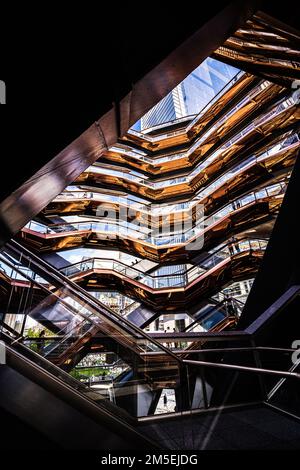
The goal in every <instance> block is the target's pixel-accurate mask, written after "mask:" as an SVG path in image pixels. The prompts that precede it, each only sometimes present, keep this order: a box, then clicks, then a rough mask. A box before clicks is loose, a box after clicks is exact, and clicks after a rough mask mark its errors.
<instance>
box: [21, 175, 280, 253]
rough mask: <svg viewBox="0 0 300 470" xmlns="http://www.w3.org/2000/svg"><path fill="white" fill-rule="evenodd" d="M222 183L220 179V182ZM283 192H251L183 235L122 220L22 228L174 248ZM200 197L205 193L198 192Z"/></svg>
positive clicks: (271, 188)
mask: <svg viewBox="0 0 300 470" xmlns="http://www.w3.org/2000/svg"><path fill="white" fill-rule="evenodd" d="M222 181H224V179H223V180H222ZM285 189H286V183H284V182H282V183H276V184H273V185H270V186H268V187H266V188H264V189H262V190H259V191H256V192H251V193H250V194H247V195H245V196H243V197H241V198H238V199H236V200H235V201H233V202H232V203H230V204H227V205H226V206H225V207H223V208H222V209H220V210H218V211H217V212H215V213H214V214H212V215H210V216H208V217H207V218H205V219H200V221H197V222H198V224H197V225H195V226H194V227H191V228H189V229H187V230H186V231H185V232H182V231H180V232H179V233H177V234H176V232H174V231H173V232H167V233H166V232H165V231H164V234H163V235H158V236H153V235H152V234H151V231H150V232H149V230H147V229H146V228H145V227H141V225H140V224H135V223H130V222H126V221H119V222H117V223H109V222H107V223H103V222H96V221H79V222H76V223H74V222H71V221H70V222H68V223H65V224H60V225H53V226H50V227H49V226H48V227H47V226H45V225H43V224H40V223H38V222H35V221H31V222H29V223H28V224H27V225H26V226H25V228H27V229H29V230H32V231H34V232H38V233H45V234H56V233H61V232H72V231H80V230H81V231H92V232H104V233H107V234H108V235H109V234H110V235H115V234H116V233H118V234H119V235H123V236H126V237H132V238H134V239H139V240H140V241H141V242H146V243H150V244H152V245H156V246H164V245H172V244H174V245H178V244H181V243H187V242H188V241H189V240H191V239H193V238H194V237H196V236H199V235H200V234H201V233H204V231H207V230H208V229H209V227H210V226H211V225H213V224H215V223H217V222H218V221H219V220H220V219H221V218H222V217H226V216H227V215H229V214H230V213H233V212H234V211H236V210H237V209H240V208H241V207H245V206H247V205H249V204H252V203H253V202H257V201H259V200H263V199H264V198H268V197H272V196H276V195H281V194H284V192H285ZM202 194H203V195H204V196H205V195H206V192H203V193H202ZM185 206H186V204H181V207H182V210H184V209H185ZM169 211H170V212H172V211H173V206H171V208H169Z"/></svg>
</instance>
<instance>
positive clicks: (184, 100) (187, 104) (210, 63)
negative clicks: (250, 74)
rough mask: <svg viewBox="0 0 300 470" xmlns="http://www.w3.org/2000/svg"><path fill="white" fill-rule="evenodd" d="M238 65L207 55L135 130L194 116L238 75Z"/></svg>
mask: <svg viewBox="0 0 300 470" xmlns="http://www.w3.org/2000/svg"><path fill="white" fill-rule="evenodd" d="M238 72H239V70H238V69H237V68H236V67H233V66H231V65H228V64H225V63H223V62H220V61H219V60H216V59H213V58H211V57H208V58H207V59H206V60H204V62H202V64H201V65H199V67H197V68H196V69H195V70H194V71H193V72H192V73H191V74H190V75H189V76H188V77H187V78H186V79H185V80H183V82H181V83H180V84H179V85H178V86H177V87H175V88H174V90H172V91H171V92H170V93H169V94H168V95H167V96H166V97H165V98H163V99H162V100H161V101H160V102H159V103H158V104H157V105H156V106H154V107H153V108H152V109H150V111H148V112H147V113H146V114H145V115H144V116H143V117H142V118H141V120H140V121H139V122H138V123H136V124H135V125H134V126H133V129H135V130H139V129H141V130H142V131H143V130H146V129H149V128H151V127H154V126H157V125H159V124H164V123H167V122H171V121H174V120H175V119H179V118H183V117H186V116H194V115H196V114H198V113H200V111H202V110H203V109H204V108H205V106H206V105H207V104H208V103H209V102H210V101H211V100H212V99H213V98H215V96H216V95H217V94H218V93H219V92H220V91H221V90H222V89H223V88H224V87H225V86H226V85H228V83H229V82H230V81H231V80H232V79H233V78H234V77H235V76H236V75H237V73H238Z"/></svg>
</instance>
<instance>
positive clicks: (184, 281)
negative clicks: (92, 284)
mask: <svg viewBox="0 0 300 470" xmlns="http://www.w3.org/2000/svg"><path fill="white" fill-rule="evenodd" d="M266 246H267V241H266V240H258V239H253V240H252V239H251V240H249V239H246V240H241V241H235V242H230V243H228V244H227V245H224V246H222V247H217V248H216V250H215V252H214V253H212V254H210V255H208V256H207V258H206V259H205V260H203V261H202V262H201V264H200V265H199V266H192V267H191V268H189V269H186V270H185V269H184V266H183V267H182V268H181V270H182V272H180V273H178V274H170V275H155V274H152V275H150V274H145V273H144V272H141V271H139V270H138V269H135V268H134V267H130V266H127V265H125V264H123V263H121V262H120V261H116V260H112V259H99V258H92V259H90V260H85V261H81V262H79V263H76V264H73V265H71V266H68V267H66V268H62V269H61V272H62V273H63V274H64V275H66V276H75V277H76V275H81V274H82V273H84V272H86V271H89V270H91V271H94V270H96V271H97V270H99V271H113V272H115V273H117V274H121V276H122V277H125V278H128V279H131V280H133V281H136V282H139V283H142V284H144V285H145V286H147V287H150V288H151V289H164V288H176V287H185V286H187V285H189V284H190V283H191V282H193V281H195V280H196V279H198V278H199V276H201V275H202V274H204V273H206V272H209V270H210V269H212V268H214V267H215V266H218V265H220V263H223V262H227V261H228V260H229V259H231V257H233V256H235V255H237V254H239V253H243V252H246V251H256V250H265V248H266Z"/></svg>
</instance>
